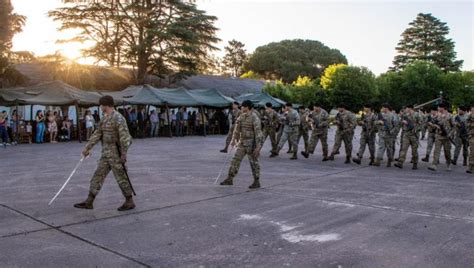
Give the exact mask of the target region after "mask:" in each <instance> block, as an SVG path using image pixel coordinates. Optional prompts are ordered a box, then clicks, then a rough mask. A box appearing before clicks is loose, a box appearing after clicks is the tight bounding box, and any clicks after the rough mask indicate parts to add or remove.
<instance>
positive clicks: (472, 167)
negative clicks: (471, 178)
mask: <svg viewBox="0 0 474 268" xmlns="http://www.w3.org/2000/svg"><path fill="white" fill-rule="evenodd" d="M466 172H468V173H473V172H474V137H470V138H469V167H468V168H467V170H466Z"/></svg>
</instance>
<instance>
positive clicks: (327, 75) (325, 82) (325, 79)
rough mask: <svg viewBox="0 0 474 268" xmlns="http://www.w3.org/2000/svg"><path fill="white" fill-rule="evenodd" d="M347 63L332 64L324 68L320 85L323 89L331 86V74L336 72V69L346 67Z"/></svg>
mask: <svg viewBox="0 0 474 268" xmlns="http://www.w3.org/2000/svg"><path fill="white" fill-rule="evenodd" d="M346 67H347V64H332V65H329V66H328V67H327V68H326V69H324V74H323V76H321V82H320V83H321V86H322V87H323V88H324V89H328V88H329V87H330V86H331V82H332V76H333V75H334V73H336V71H337V70H339V69H341V68H346Z"/></svg>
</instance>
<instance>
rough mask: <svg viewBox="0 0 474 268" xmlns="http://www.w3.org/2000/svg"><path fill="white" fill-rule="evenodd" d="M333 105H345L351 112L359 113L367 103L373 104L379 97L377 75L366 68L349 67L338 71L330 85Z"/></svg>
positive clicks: (330, 96) (330, 97)
mask: <svg viewBox="0 0 474 268" xmlns="http://www.w3.org/2000/svg"><path fill="white" fill-rule="evenodd" d="M327 90H329V100H330V102H331V104H333V105H338V104H345V105H347V106H348V107H349V109H350V110H352V111H354V112H356V111H359V110H360V109H361V108H362V107H363V106H364V104H365V103H368V102H369V103H372V102H374V101H375V97H376V96H377V88H376V83H375V75H374V74H373V73H372V72H371V71H369V70H368V69H367V68H365V67H356V66H347V67H345V68H340V69H338V70H337V71H336V72H335V73H334V74H333V75H332V78H331V83H330V84H329V88H328V89H327Z"/></svg>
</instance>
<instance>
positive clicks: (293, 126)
mask: <svg viewBox="0 0 474 268" xmlns="http://www.w3.org/2000/svg"><path fill="white" fill-rule="evenodd" d="M283 119H284V120H283V123H284V126H283V131H284V132H287V133H291V132H295V131H297V130H298V128H299V126H300V123H301V121H300V115H299V114H298V112H297V111H295V110H291V112H288V113H285V114H284V115H283Z"/></svg>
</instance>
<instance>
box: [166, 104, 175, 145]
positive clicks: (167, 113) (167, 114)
mask: <svg viewBox="0 0 474 268" xmlns="http://www.w3.org/2000/svg"><path fill="white" fill-rule="evenodd" d="M166 121H168V131H169V137H170V138H171V137H173V133H171V122H170V107H168V104H166ZM166 121H165V122H166Z"/></svg>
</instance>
